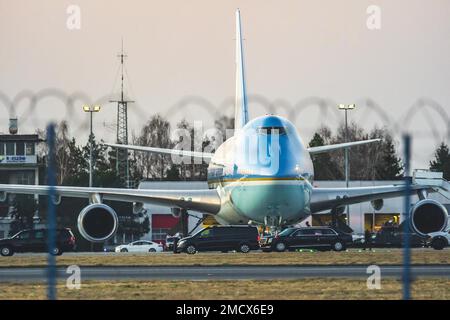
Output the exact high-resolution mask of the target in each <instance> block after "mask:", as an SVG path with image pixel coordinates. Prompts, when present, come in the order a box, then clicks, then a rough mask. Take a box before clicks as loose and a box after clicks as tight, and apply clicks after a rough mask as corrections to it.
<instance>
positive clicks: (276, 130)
mask: <svg viewBox="0 0 450 320" xmlns="http://www.w3.org/2000/svg"><path fill="white" fill-rule="evenodd" d="M258 134H278V135H280V136H281V135H285V134H287V129H286V128H285V127H259V128H258Z"/></svg>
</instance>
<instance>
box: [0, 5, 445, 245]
mask: <svg viewBox="0 0 450 320" xmlns="http://www.w3.org/2000/svg"><path fill="white" fill-rule="evenodd" d="M249 140H252V141H254V143H248V141H249ZM377 141H379V140H378V139H373V140H365V141H358V142H349V143H341V144H335V145H328V146H320V147H312V148H308V147H305V145H304V143H303V141H302V139H301V138H300V136H299V134H298V132H297V129H296V128H295V127H294V125H293V124H292V123H291V122H290V121H289V120H287V119H284V118H282V117H279V116H275V115H266V116H262V117H258V118H256V119H253V120H249V116H248V108H247V97H246V88H245V77H244V60H243V49H242V36H241V19H240V13H239V10H237V11H236V102H235V134H234V136H233V137H231V138H229V139H228V140H226V141H225V142H224V143H223V144H222V145H220V147H218V148H217V150H216V152H215V153H205V152H194V151H186V150H173V149H162V148H153V147H146V146H131V145H116V144H109V146H112V147H117V148H125V149H130V150H135V151H143V152H153V153H160V154H172V155H182V156H189V157H201V158H203V159H208V160H209V167H208V186H209V189H205V190H142V189H116V188H95V187H94V188H86V187H65V186H57V187H56V194H57V199H54V201H55V202H56V203H57V202H58V200H60V198H61V197H81V198H88V199H89V201H90V204H89V205H88V206H87V207H85V208H84V209H83V210H82V211H81V213H80V214H79V216H78V228H79V231H80V233H81V235H82V236H83V237H84V238H86V239H87V240H89V241H92V242H102V241H106V240H107V239H109V238H111V237H112V236H113V235H114V234H115V232H116V230H117V226H118V217H117V214H116V212H115V211H114V210H113V209H112V208H111V207H109V206H107V205H105V204H103V203H102V200H116V201H127V202H134V203H136V204H137V205H138V206H139V205H142V204H143V203H153V204H157V205H162V206H167V207H170V208H172V212H173V213H174V214H179V213H180V212H181V211H182V210H193V211H198V212H201V213H204V214H210V215H213V216H214V217H215V218H216V220H217V221H218V222H219V223H221V224H249V223H250V224H264V225H267V226H272V227H275V228H279V227H282V226H284V225H291V224H295V223H298V222H300V221H302V220H304V219H305V218H306V217H308V216H309V215H311V214H315V213H324V212H326V213H328V212H329V211H332V212H338V211H339V210H342V208H343V207H345V206H346V205H349V204H355V203H360V202H367V201H372V202H373V203H378V204H379V203H382V199H385V198H393V197H398V196H402V195H403V194H404V192H405V187H404V186H403V185H386V186H377V187H360V188H316V187H314V186H313V178H314V170H313V164H312V160H311V156H312V155H315V154H318V153H322V152H329V151H333V150H337V149H342V148H349V147H352V146H357V145H361V144H366V143H374V142H377ZM260 156H261V158H265V159H268V161H264V162H261V161H253V160H254V159H253V160H252V159H250V158H252V157H253V158H255V157H256V158H257V159H259V158H260ZM48 190H49V186H36V185H7V184H3V185H0V199H1V200H3V201H4V200H6V198H7V194H8V193H14V194H16V193H20V194H39V195H46V194H48ZM411 190H412V192H414V193H415V192H417V194H418V195H419V198H420V201H419V202H417V203H416V204H415V205H414V207H413V208H412V211H411V222H412V223H411V225H412V227H413V229H414V231H416V232H417V233H419V234H422V235H424V234H426V233H428V232H432V231H440V230H443V229H445V228H446V227H447V224H448V213H447V210H446V209H445V207H444V206H442V204H440V203H439V202H437V201H435V200H432V199H427V198H426V197H427V194H428V192H433V191H437V189H436V188H435V187H433V186H430V185H426V184H425V185H419V184H413V185H412V187H411Z"/></svg>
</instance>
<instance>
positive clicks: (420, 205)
mask: <svg viewBox="0 0 450 320" xmlns="http://www.w3.org/2000/svg"><path fill="white" fill-rule="evenodd" d="M410 217H411V220H410V221H411V227H412V230H413V231H415V232H417V233H418V234H419V235H421V236H426V235H427V234H428V233H430V232H437V231H442V230H444V229H445V228H446V227H447V224H448V212H447V209H446V208H445V207H444V206H443V205H442V204H440V203H439V202H437V201H436V200H432V199H424V200H421V201H419V202H417V203H416V204H415V205H414V207H413V208H412V209H411V215H410Z"/></svg>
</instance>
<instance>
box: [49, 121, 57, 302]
mask: <svg viewBox="0 0 450 320" xmlns="http://www.w3.org/2000/svg"><path fill="white" fill-rule="evenodd" d="M47 144H48V168H47V179H48V185H49V188H48V213H47V228H48V234H47V237H48V238H47V240H48V241H47V246H48V248H47V249H48V256H47V260H48V267H47V298H48V299H49V300H56V259H55V256H54V255H53V254H52V253H53V251H54V249H55V246H56V213H55V201H54V200H55V197H56V191H55V185H56V174H55V126H54V125H53V124H50V125H49V126H48V127H47Z"/></svg>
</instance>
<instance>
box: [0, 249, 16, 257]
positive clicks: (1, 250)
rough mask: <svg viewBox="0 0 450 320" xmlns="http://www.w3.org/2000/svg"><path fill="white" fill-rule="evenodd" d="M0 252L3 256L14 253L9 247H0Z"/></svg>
mask: <svg viewBox="0 0 450 320" xmlns="http://www.w3.org/2000/svg"><path fill="white" fill-rule="evenodd" d="M0 253H1V255H2V256H4V257H9V256H12V255H13V254H14V251H13V250H12V249H11V248H10V247H1V249H0Z"/></svg>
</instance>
